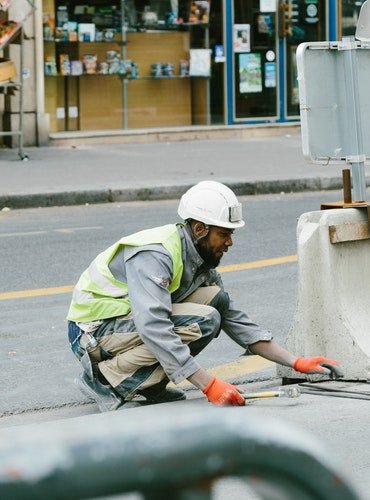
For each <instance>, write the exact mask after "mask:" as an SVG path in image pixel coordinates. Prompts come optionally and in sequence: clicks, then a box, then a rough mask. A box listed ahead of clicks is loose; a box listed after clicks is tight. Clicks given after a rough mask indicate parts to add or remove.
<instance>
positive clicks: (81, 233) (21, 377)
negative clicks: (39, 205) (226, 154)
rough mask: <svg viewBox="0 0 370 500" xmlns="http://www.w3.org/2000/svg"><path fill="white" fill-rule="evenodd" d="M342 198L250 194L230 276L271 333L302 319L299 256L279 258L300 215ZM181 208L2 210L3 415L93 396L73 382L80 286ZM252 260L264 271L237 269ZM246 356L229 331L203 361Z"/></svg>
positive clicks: (291, 250) (233, 288)
mask: <svg viewBox="0 0 370 500" xmlns="http://www.w3.org/2000/svg"><path fill="white" fill-rule="evenodd" d="M336 195H337V193H335V192H330V193H325V194H324V193H322V194H318V193H316V194H309V193H306V194H289V195H267V196H257V197H244V198H243V200H242V201H243V204H244V212H245V218H246V221H247V225H246V228H245V229H242V230H240V231H237V232H236V233H235V238H234V246H233V248H231V249H230V251H229V252H228V254H226V255H225V256H224V259H223V261H222V266H223V269H224V271H223V278H224V281H225V284H226V286H227V288H228V289H229V291H230V294H231V296H232V297H234V298H235V299H236V301H237V303H238V304H239V306H240V307H241V308H243V309H244V310H246V311H247V312H248V314H249V315H250V316H251V317H252V319H253V320H255V321H256V322H258V323H259V324H261V325H263V326H265V327H267V328H269V329H271V330H272V331H273V333H274V336H275V339H276V340H277V341H278V342H283V341H284V338H285V336H286V334H287V331H288V328H289V325H290V322H291V320H292V317H293V314H294V309H295V299H296V297H295V294H296V285H297V284H296V270H297V266H296V262H294V261H293V262H290V263H284V264H280V261H279V259H280V258H282V257H286V256H292V255H293V256H294V254H295V253H296V241H295V231H296V222H297V218H298V217H299V215H300V214H301V213H303V212H305V211H310V210H313V209H315V208H316V207H318V206H319V205H320V202H321V201H322V199H323V198H325V200H327V199H328V198H330V199H335V198H336ZM176 208H177V202H174V201H164V202H149V203H145V202H142V203H139V202H134V203H123V204H109V205H92V206H76V207H59V208H43V209H28V210H19V211H17V210H16V211H10V212H5V213H2V214H1V219H0V220H1V233H0V245H1V255H2V261H3V279H2V280H1V282H0V302H1V308H2V317H3V320H2V322H1V325H0V330H1V338H2V346H3V349H2V352H1V354H0V356H1V358H2V359H1V364H2V367H3V370H2V378H3V382H4V383H5V386H6V387H7V392H8V396H7V398H5V399H4V398H3V399H1V400H0V415H5V414H13V413H20V412H22V411H32V410H35V409H40V408H49V409H52V408H58V407H60V406H65V405H75V404H78V403H80V402H83V401H84V399H83V398H81V395H80V393H79V392H78V391H77V390H76V389H75V387H74V385H73V379H74V378H75V376H76V375H77V374H78V373H79V370H80V368H79V364H78V363H77V362H76V361H75V359H74V357H73V356H72V354H71V353H70V351H69V346H68V344H67V338H66V319H65V316H66V313H67V310H68V306H69V301H70V293H71V288H72V286H73V285H74V283H75V282H76V281H77V279H78V277H79V275H80V274H81V272H82V271H83V270H84V269H85V268H86V267H87V265H88V264H89V263H90V261H91V260H92V259H93V258H94V257H95V255H96V254H97V253H98V252H99V251H101V250H103V249H105V248H106V247H107V246H108V245H110V244H111V243H113V242H114V241H116V240H117V239H118V238H120V237H121V236H122V235H123V234H125V233H127V234H129V233H130V232H133V231H135V230H138V229H141V228H144V227H151V226H155V225H158V224H162V223H167V222H175V221H177V220H178V217H177V215H176ZM271 259H272V262H271ZM274 259H278V260H276V261H275V260H274ZM250 262H257V267H256V268H255V269H253V268H252V269H246V270H244V271H237V270H235V269H234V268H233V267H232V266H233V265H234V264H243V263H250ZM271 263H273V264H275V265H270V264H271ZM228 266H231V268H230V267H228ZM242 354H243V350H242V349H241V348H240V347H239V346H237V345H236V344H235V343H233V342H232V341H231V340H230V339H229V338H228V337H227V336H226V335H223V334H222V335H221V336H220V337H219V339H218V340H217V341H215V342H213V343H211V345H210V346H209V347H208V348H207V349H206V350H205V351H204V353H202V354H201V355H200V357H199V359H200V360H201V362H202V365H203V366H204V367H205V368H210V367H212V366H218V365H225V364H227V363H231V362H232V361H234V360H235V359H239V358H240V356H241V355H242ZM229 377H230V378H232V377H233V373H232V370H231V372H230V373H229Z"/></svg>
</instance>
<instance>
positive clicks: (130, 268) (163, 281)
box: [125, 247, 200, 383]
mask: <svg viewBox="0 0 370 500" xmlns="http://www.w3.org/2000/svg"><path fill="white" fill-rule="evenodd" d="M125 267H126V275H127V284H128V290H129V298H130V302H131V310H132V314H133V318H134V322H135V325H136V329H137V332H138V334H139V335H140V337H141V339H142V341H143V342H144V343H145V344H146V345H147V346H148V348H149V349H150V351H151V352H152V353H153V354H154V356H155V357H156V358H157V359H158V361H159V362H160V364H161V365H162V367H163V369H164V370H165V372H166V373H167V375H168V377H169V378H170V379H171V380H172V381H173V382H174V383H179V382H181V381H182V380H184V379H186V378H188V377H189V376H190V375H192V374H193V373H195V372H196V371H197V370H199V368H200V365H199V364H198V363H197V362H196V361H195V359H194V358H193V357H192V355H191V354H190V350H189V347H188V346H187V345H186V344H184V343H183V342H182V340H181V338H180V336H179V335H177V334H176V333H175V332H174V325H173V322H172V320H171V314H172V303H171V294H170V292H169V290H168V286H169V284H170V282H171V280H172V274H173V268H172V259H171V257H170V256H169V254H168V253H167V252H166V251H165V250H164V249H163V248H162V247H160V248H159V249H158V251H153V247H151V249H150V250H145V248H143V247H142V250H140V251H139V252H136V253H135V254H134V255H133V256H131V257H130V258H129V259H128V260H127V261H126V263H125Z"/></svg>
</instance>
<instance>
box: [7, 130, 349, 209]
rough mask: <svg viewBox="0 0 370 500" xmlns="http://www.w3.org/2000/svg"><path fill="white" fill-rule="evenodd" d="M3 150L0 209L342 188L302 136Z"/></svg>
mask: <svg viewBox="0 0 370 500" xmlns="http://www.w3.org/2000/svg"><path fill="white" fill-rule="evenodd" d="M25 150H26V152H27V154H28V156H29V161H21V160H19V158H18V154H17V150H16V149H11V150H9V149H2V150H0V179H1V180H0V210H1V209H2V208H4V207H8V208H27V207H38V206H52V205H73V204H84V203H106V202H112V201H132V200H155V199H171V198H178V197H179V195H180V194H182V192H184V191H185V190H186V189H187V188H188V187H189V186H191V185H192V184H194V183H196V182H198V181H200V180H204V179H214V180H218V181H221V182H224V183H226V184H228V185H229V186H230V187H232V188H234V189H235V190H236V191H237V193H238V194H239V195H242V194H265V193H279V192H290V191H307V190H309V191H314V190H321V189H341V187H342V168H343V166H341V165H330V166H321V165H309V164H308V163H307V162H306V161H305V160H304V158H303V156H302V151H301V139H300V135H299V134H294V135H282V136H279V137H257V138H247V139H240V138H238V139H217V140H215V139H209V140H201V141H177V142H157V143H145V144H111V145H108V144H101V145H99V144H96V145H86V146H80V145H79V146H76V147H71V146H63V147H55V146H54V147H44V148H25Z"/></svg>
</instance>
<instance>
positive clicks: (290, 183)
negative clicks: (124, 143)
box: [0, 177, 343, 210]
mask: <svg viewBox="0 0 370 500" xmlns="http://www.w3.org/2000/svg"><path fill="white" fill-rule="evenodd" d="M228 185H229V187H230V188H231V189H232V190H233V191H234V192H235V194H236V195H239V196H246V195H262V194H279V193H298V192H305V191H323V190H336V189H342V187H343V184H342V178H341V177H335V178H321V177H317V178H307V179H290V180H289V179H287V180H281V179H280V180H271V181H262V180H261V181H255V182H234V183H229V184H228ZM191 186H192V184H183V185H174V186H157V187H150V188H149V187H147V188H122V189H109V188H107V189H102V190H91V191H87V190H81V191H69V192H67V191H65V192H59V193H39V194H12V195H7V194H3V195H0V210H3V209H5V208H8V209H21V208H38V207H53V206H71V205H86V204H100V203H116V202H129V201H159V200H171V199H178V198H180V197H181V195H182V194H183V193H184V192H185V191H186V190H187V189H189V188H190V187H191Z"/></svg>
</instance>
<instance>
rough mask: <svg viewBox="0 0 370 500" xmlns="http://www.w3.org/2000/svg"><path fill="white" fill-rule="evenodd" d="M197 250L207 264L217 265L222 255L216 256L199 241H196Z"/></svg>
mask: <svg viewBox="0 0 370 500" xmlns="http://www.w3.org/2000/svg"><path fill="white" fill-rule="evenodd" d="M197 251H198V253H199V255H200V256H201V257H202V259H203V260H204V262H205V263H206V264H207V266H209V267H217V266H218V265H219V263H220V260H221V257H222V255H221V257H216V255H215V254H214V253H212V252H211V251H210V250H208V248H206V247H205V246H203V245H202V243H201V242H200V241H198V245H197Z"/></svg>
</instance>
